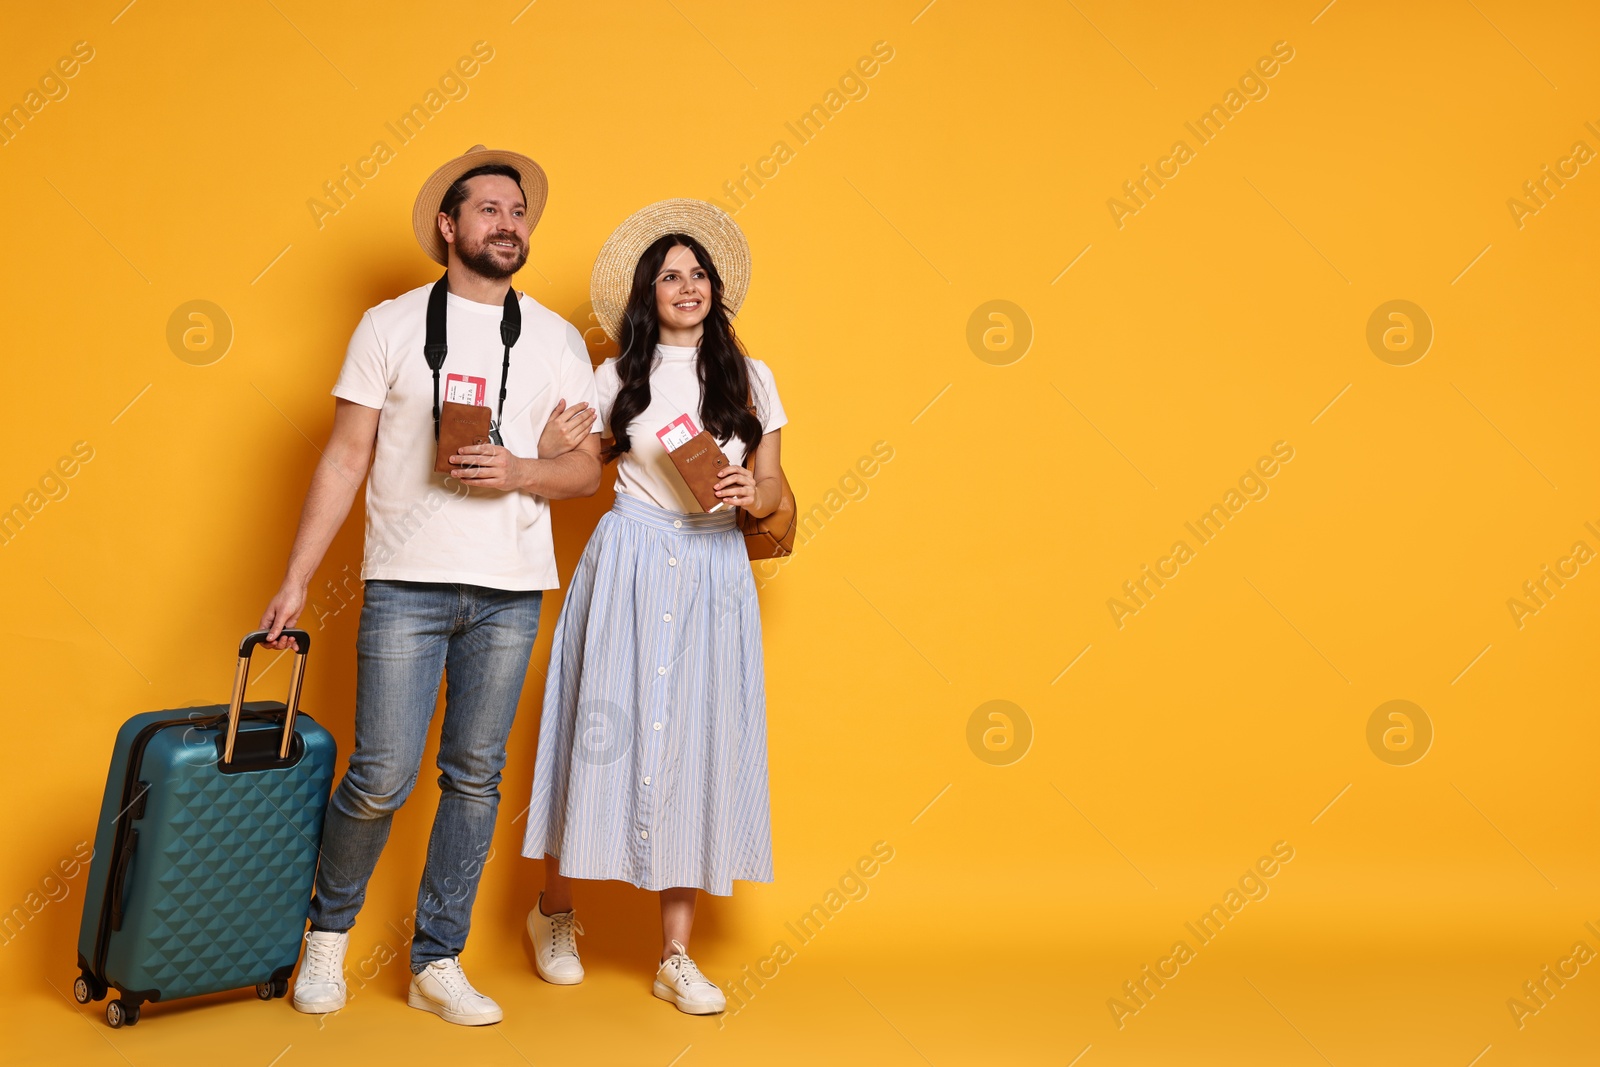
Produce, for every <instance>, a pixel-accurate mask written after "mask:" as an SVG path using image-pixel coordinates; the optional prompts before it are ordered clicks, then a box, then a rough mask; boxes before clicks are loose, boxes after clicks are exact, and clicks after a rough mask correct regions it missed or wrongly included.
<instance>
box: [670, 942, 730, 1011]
mask: <svg viewBox="0 0 1600 1067" xmlns="http://www.w3.org/2000/svg"><path fill="white" fill-rule="evenodd" d="M672 947H673V948H674V949H676V950H677V951H676V952H674V953H673V954H672V955H670V956H668V957H667V961H666V962H665V963H663V964H662V965H661V969H660V970H659V971H657V972H656V984H655V986H654V988H652V989H651V992H653V993H654V994H655V995H656V996H658V997H660V998H661V999H662V1000H665V1001H669V1002H670V1003H673V1004H676V1005H677V1006H678V1010H679V1011H682V1012H687V1013H688V1014H690V1015H715V1014H717V1013H718V1012H719V1011H722V1010H723V1009H724V1008H726V1007H727V1006H728V998H727V997H725V996H723V995H722V990H720V989H718V988H717V984H716V983H715V982H713V981H712V980H711V979H709V978H707V977H706V976H705V975H703V974H701V973H700V968H699V967H696V966H695V964H694V960H691V959H690V958H689V954H688V952H686V951H685V950H684V947H683V944H682V943H681V942H679V941H674V942H673V943H672Z"/></svg>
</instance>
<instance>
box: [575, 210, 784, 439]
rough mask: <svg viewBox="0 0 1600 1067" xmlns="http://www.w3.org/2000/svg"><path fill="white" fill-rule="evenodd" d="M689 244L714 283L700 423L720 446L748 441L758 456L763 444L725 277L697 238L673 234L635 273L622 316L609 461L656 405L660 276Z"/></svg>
mask: <svg viewBox="0 0 1600 1067" xmlns="http://www.w3.org/2000/svg"><path fill="white" fill-rule="evenodd" d="M677 245H683V246H684V247H685V248H687V249H689V250H690V251H691V252H693V253H694V256H695V259H697V260H699V262H700V266H702V267H704V268H705V271H706V274H707V276H708V277H710V279H711V300H710V303H709V306H708V308H707V310H706V317H705V322H704V324H703V332H702V334H701V337H700V351H699V353H698V355H697V356H696V357H695V372H696V375H697V376H698V377H699V379H700V418H701V421H702V423H703V425H702V426H701V427H700V428H701V429H702V430H709V431H710V432H711V435H712V436H713V437H715V438H717V439H718V440H719V441H728V440H731V439H733V438H734V437H737V438H739V439H740V440H741V441H743V442H744V446H745V455H746V456H750V455H753V454H754V453H755V450H756V446H757V445H759V444H760V443H761V422H760V420H759V419H757V418H756V417H755V415H753V414H751V412H750V409H749V408H748V407H747V406H746V399H745V398H746V397H747V396H749V391H750V374H749V371H748V370H747V369H746V364H745V351H744V346H743V345H741V344H740V343H739V338H738V337H736V336H735V335H734V332H733V324H732V323H731V322H729V321H728V309H727V307H726V306H725V305H724V304H723V302H722V275H720V274H718V273H717V265H716V264H715V263H713V262H711V256H710V255H709V254H708V253H707V252H706V250H705V248H704V246H702V245H701V244H700V242H699V241H696V240H695V239H694V238H693V237H689V236H688V235H686V234H681V233H669V234H667V235H665V236H663V237H660V238H658V239H657V240H656V241H655V243H654V244H652V245H651V246H650V247H649V248H647V249H645V250H644V254H643V255H641V256H640V257H639V263H638V265H637V266H636V267H634V269H633V287H632V288H631V289H630V290H629V292H628V306H627V307H626V308H625V309H624V310H623V313H622V324H621V328H620V329H619V330H618V334H619V336H618V338H617V343H618V345H619V347H620V348H621V349H622V354H621V355H620V356H618V357H617V375H618V377H619V378H620V379H621V380H622V385H621V387H620V388H619V389H618V390H617V399H616V403H615V404H614V405H613V407H612V409H611V433H612V443H611V447H610V448H608V449H606V452H605V461H606V462H607V463H610V462H611V461H612V460H614V459H616V458H617V457H618V456H620V455H622V454H623V453H624V452H627V451H628V450H629V449H630V448H631V447H632V442H631V441H630V440H629V438H628V424H629V423H631V422H633V420H634V417H635V416H637V415H638V414H639V413H640V412H641V411H643V410H644V409H645V408H647V407H649V406H650V370H651V368H652V367H653V366H655V363H656V345H657V343H659V341H660V339H661V322H660V320H659V318H658V317H657V315H656V275H658V274H660V273H661V265H662V264H663V263H664V262H666V258H667V253H668V252H670V251H671V250H672V249H673V247H675V246H677Z"/></svg>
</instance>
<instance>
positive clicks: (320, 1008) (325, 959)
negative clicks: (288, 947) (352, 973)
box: [292, 930, 350, 1015]
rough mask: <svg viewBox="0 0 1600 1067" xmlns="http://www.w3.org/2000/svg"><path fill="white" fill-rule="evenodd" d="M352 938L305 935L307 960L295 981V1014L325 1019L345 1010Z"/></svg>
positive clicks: (319, 933) (320, 933) (320, 932)
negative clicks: (346, 961) (346, 957)
mask: <svg viewBox="0 0 1600 1067" xmlns="http://www.w3.org/2000/svg"><path fill="white" fill-rule="evenodd" d="M349 947H350V935H349V934H348V933H345V934H335V933H330V932H329V931H326V930H311V931H308V932H307V933H306V951H305V957H304V958H303V959H302V960H301V961H300V977H298V978H296V979H295V980H294V1000H293V1001H292V1003H293V1004H294V1007H295V1010H296V1011H303V1012H308V1013H310V1014H312V1015H325V1014H327V1013H328V1012H330V1011H338V1010H339V1009H341V1008H343V1007H344V1002H345V984H344V953H345V950H346V949H347V948H349Z"/></svg>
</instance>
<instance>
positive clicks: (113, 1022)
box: [106, 1000, 139, 1030]
mask: <svg viewBox="0 0 1600 1067" xmlns="http://www.w3.org/2000/svg"><path fill="white" fill-rule="evenodd" d="M138 1021H139V1005H137V1004H134V1003H131V1002H128V1001H122V1000H113V1001H112V1002H111V1003H109V1004H107V1005H106V1022H107V1023H109V1024H110V1026H111V1029H113V1030H120V1029H122V1028H123V1027H124V1026H133V1025H134V1024H136V1023H137V1022H138Z"/></svg>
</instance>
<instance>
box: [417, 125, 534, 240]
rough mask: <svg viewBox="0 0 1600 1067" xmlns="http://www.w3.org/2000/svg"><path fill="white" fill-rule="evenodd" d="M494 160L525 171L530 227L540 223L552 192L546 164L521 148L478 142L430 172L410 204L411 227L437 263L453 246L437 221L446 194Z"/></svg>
mask: <svg viewBox="0 0 1600 1067" xmlns="http://www.w3.org/2000/svg"><path fill="white" fill-rule="evenodd" d="M491 163H499V164H502V165H504V166H507V167H510V168H512V169H513V170H515V171H516V172H517V173H518V174H520V175H522V183H521V184H522V196H523V199H525V200H527V202H528V229H529V231H530V232H531V231H532V230H533V228H534V227H535V226H537V225H539V216H540V215H541V214H543V212H544V202H545V198H546V197H548V196H549V195H550V185H549V183H548V182H547V181H546V180H545V176H544V168H543V167H541V166H539V164H537V163H535V162H534V161H533V160H531V159H529V158H528V157H527V156H525V155H523V154H522V153H520V152H508V151H506V150H505V149H503V148H485V147H483V145H481V144H475V145H473V146H472V147H471V148H469V149H467V152H466V154H465V155H461V156H457V157H456V158H455V159H452V160H451V161H450V162H448V163H446V164H445V165H444V166H442V167H440V168H439V169H438V170H436V171H434V172H433V173H432V174H431V175H429V176H428V180H427V181H425V182H423V183H422V190H421V191H420V192H419V193H417V200H416V203H415V204H413V205H412V207H411V228H412V229H413V230H415V231H416V234H417V243H418V244H419V245H421V246H422V250H423V251H424V252H426V253H428V258H429V259H431V260H433V261H434V262H435V263H438V264H439V265H441V266H444V265H445V264H447V263H448V262H449V257H448V255H447V251H448V249H449V247H450V246H449V245H448V244H447V243H446V242H445V239H444V235H443V234H441V233H440V232H439V222H438V219H439V205H440V203H442V202H443V200H444V194H445V193H447V192H449V191H450V187H451V186H452V185H454V184H455V183H456V179H457V178H460V177H461V176H462V175H463V174H465V173H466V172H467V171H469V170H472V169H474V168H476V167H486V166H488V165H489V164H491Z"/></svg>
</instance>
